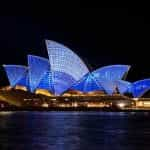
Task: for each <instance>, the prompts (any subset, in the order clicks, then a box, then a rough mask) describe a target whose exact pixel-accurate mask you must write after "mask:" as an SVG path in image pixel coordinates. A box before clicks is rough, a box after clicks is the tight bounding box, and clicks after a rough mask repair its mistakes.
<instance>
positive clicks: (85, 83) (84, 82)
mask: <svg viewBox="0 0 150 150" xmlns="http://www.w3.org/2000/svg"><path fill="white" fill-rule="evenodd" d="M71 89H73V90H78V91H82V92H92V91H98V90H104V89H103V88H102V86H101V85H100V84H99V83H98V82H97V81H96V80H95V79H94V77H93V76H92V74H91V73H88V74H87V75H85V76H84V77H83V78H82V79H81V80H80V81H79V82H77V83H76V84H75V85H74V86H73V87H72V88H71Z"/></svg>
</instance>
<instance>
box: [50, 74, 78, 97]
mask: <svg viewBox="0 0 150 150" xmlns="http://www.w3.org/2000/svg"><path fill="white" fill-rule="evenodd" d="M52 75H53V81H52V82H53V88H54V94H55V95H61V94H63V93H64V92H65V91H67V90H68V88H70V86H72V84H74V83H75V82H76V81H75V79H74V78H73V77H72V76H70V75H68V74H66V73H64V72H59V71H53V72H52Z"/></svg>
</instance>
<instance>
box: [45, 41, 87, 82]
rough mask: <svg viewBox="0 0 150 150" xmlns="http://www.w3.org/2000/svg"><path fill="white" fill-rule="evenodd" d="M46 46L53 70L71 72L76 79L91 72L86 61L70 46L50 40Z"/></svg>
mask: <svg viewBox="0 0 150 150" xmlns="http://www.w3.org/2000/svg"><path fill="white" fill-rule="evenodd" d="M46 46H47V50H48V55H49V61H50V64H51V69H52V71H59V72H64V73H66V74H69V75H70V76H72V77H73V78H74V79H75V80H76V81H78V80H80V79H81V78H82V77H83V76H84V75H85V74H87V73H88V72H89V70H88V68H87V66H86V65H85V64H84V62H83V61H82V60H81V59H80V58H79V57H78V56H77V55H76V54H75V53H74V52H73V51H72V50H70V49H69V48H67V47H65V46H63V45H61V44H59V43H57V42H54V41H49V40H46Z"/></svg>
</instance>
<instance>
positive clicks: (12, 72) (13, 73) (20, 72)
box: [3, 65, 28, 87]
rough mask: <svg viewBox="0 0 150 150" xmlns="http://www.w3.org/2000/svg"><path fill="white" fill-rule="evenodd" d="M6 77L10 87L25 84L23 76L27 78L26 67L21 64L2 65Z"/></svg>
mask: <svg viewBox="0 0 150 150" xmlns="http://www.w3.org/2000/svg"><path fill="white" fill-rule="evenodd" d="M3 67H4V69H5V71H6V73H7V77H8V80H9V83H10V85H11V86H12V87H14V86H16V85H23V86H27V84H28V83H27V82H25V81H24V82H23V80H24V79H25V78H27V75H28V68H27V67H25V66H21V65H3Z"/></svg>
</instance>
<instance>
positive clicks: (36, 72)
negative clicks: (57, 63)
mask: <svg viewBox="0 0 150 150" xmlns="http://www.w3.org/2000/svg"><path fill="white" fill-rule="evenodd" d="M28 66H29V84H30V91H31V92H34V91H35V89H36V88H37V87H38V85H39V83H40V81H41V80H42V78H43V77H44V75H45V73H46V72H47V71H49V70H50V64H49V61H48V59H46V58H42V57H39V56H34V55H28Z"/></svg>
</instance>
